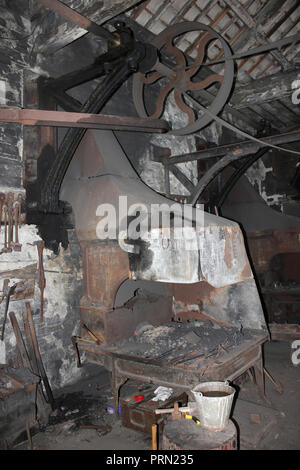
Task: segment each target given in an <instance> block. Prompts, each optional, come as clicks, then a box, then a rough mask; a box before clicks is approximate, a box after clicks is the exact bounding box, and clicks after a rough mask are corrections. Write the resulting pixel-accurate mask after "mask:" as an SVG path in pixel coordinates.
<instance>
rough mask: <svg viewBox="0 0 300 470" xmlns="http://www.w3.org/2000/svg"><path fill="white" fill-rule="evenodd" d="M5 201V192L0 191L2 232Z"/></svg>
mask: <svg viewBox="0 0 300 470" xmlns="http://www.w3.org/2000/svg"><path fill="white" fill-rule="evenodd" d="M4 203H5V194H4V193H0V232H1V224H2V209H3V206H4Z"/></svg>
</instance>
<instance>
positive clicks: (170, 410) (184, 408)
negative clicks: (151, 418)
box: [155, 406, 191, 415]
mask: <svg viewBox="0 0 300 470" xmlns="http://www.w3.org/2000/svg"><path fill="white" fill-rule="evenodd" d="M178 410H179V411H181V412H182V413H189V412H190V411H191V409H190V407H189V406H181V407H179V408H178ZM173 411H174V408H164V409H158V410H155V414H156V415H161V414H165V413H173Z"/></svg>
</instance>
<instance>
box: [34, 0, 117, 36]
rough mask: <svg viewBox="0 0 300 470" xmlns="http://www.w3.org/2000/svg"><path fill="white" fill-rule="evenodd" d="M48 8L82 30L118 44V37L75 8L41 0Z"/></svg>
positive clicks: (49, 0) (48, 0)
mask: <svg viewBox="0 0 300 470" xmlns="http://www.w3.org/2000/svg"><path fill="white" fill-rule="evenodd" d="M39 2H40V3H42V4H43V5H44V6H45V7H46V8H50V10H52V11H54V12H55V13H58V14H59V15H61V16H63V17H64V18H66V19H67V20H69V21H72V22H73V23H75V24H77V25H78V26H80V28H83V29H85V30H86V31H88V32H89V33H93V34H95V35H96V36H100V37H101V38H104V39H107V40H108V41H113V42H117V39H116V37H115V36H114V35H113V34H112V33H111V32H110V31H108V30H107V29H105V28H103V26H100V25H98V24H97V23H94V22H93V21H91V20H89V19H88V18H85V17H84V16H83V15H81V14H80V13H78V12H77V11H75V10H74V9H73V8H70V7H68V6H67V5H65V4H64V3H62V2H60V1H58V0H39Z"/></svg>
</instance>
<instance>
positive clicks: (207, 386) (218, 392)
mask: <svg viewBox="0 0 300 470" xmlns="http://www.w3.org/2000/svg"><path fill="white" fill-rule="evenodd" d="M192 393H193V395H194V397H195V400H196V402H195V410H194V414H195V415H196V417H197V418H198V419H199V421H200V424H201V426H202V427H203V428H206V429H210V430H213V431H222V430H223V429H225V428H226V426H227V424H228V421H229V416H230V411H231V408H232V401H233V397H234V394H235V389H234V388H233V387H231V386H230V385H229V383H228V382H227V381H226V382H203V383H201V384H199V385H197V386H196V387H194V388H193V390H192ZM206 394H207V395H209V396H207V395H206ZM214 395H215V396H214Z"/></svg>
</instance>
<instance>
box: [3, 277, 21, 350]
mask: <svg viewBox="0 0 300 470" xmlns="http://www.w3.org/2000/svg"><path fill="white" fill-rule="evenodd" d="M7 287H8V286H7ZM16 287H17V284H14V285H13V286H11V287H10V288H9V289H8V292H7V294H6V303H5V311H4V318H3V324H2V332H1V341H3V339H4V331H5V324H6V319H7V312H8V306H9V300H10V296H11V295H12V294H13V293H14V291H15V289H16Z"/></svg>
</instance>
